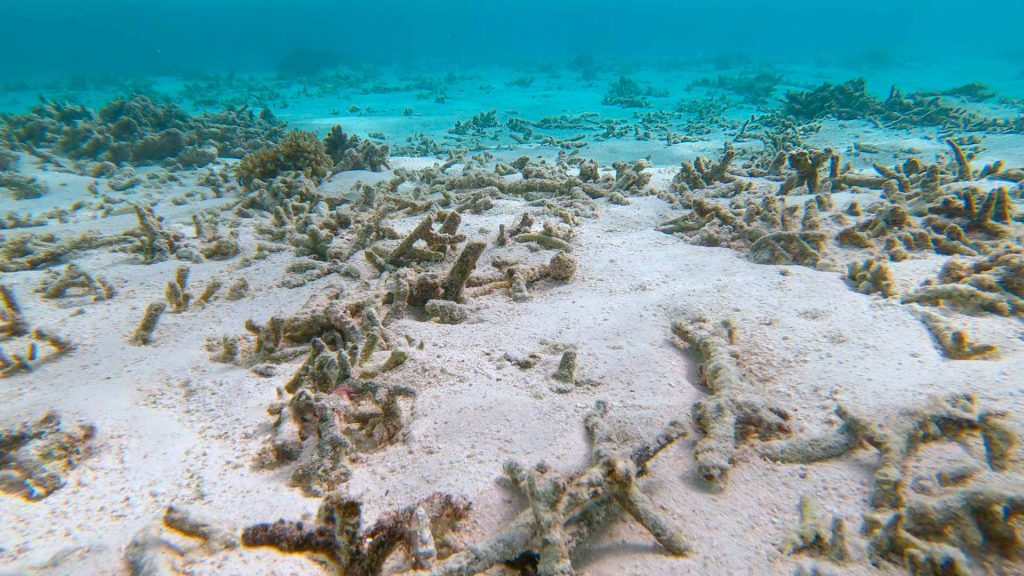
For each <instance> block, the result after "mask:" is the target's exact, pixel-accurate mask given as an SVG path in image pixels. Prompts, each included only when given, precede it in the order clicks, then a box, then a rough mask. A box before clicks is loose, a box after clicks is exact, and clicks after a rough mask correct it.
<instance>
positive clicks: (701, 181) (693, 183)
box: [672, 143, 736, 192]
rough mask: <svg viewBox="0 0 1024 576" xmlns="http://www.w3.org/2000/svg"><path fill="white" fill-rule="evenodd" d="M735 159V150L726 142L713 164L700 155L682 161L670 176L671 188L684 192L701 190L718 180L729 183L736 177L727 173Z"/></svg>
mask: <svg viewBox="0 0 1024 576" xmlns="http://www.w3.org/2000/svg"><path fill="white" fill-rule="evenodd" d="M735 159H736V150H735V149H734V148H733V147H732V146H731V145H729V144H728V143H727V144H726V146H725V151H724V152H723V153H722V157H721V158H720V159H719V160H718V162H717V163H715V164H711V163H710V161H708V160H706V159H705V158H703V157H701V156H697V158H696V159H695V160H694V161H693V162H683V164H682V166H681V167H680V169H679V172H678V173H677V174H676V175H675V176H674V177H672V190H674V191H676V192H686V191H690V190H702V189H704V188H707V187H709V186H711V185H712V184H715V183H718V182H722V183H726V184H728V183H731V182H733V181H735V180H736V178H735V177H733V176H731V175H730V174H729V166H730V164H732V161H733V160H735Z"/></svg>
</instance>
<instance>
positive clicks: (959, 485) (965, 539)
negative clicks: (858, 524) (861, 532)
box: [866, 468, 1024, 576]
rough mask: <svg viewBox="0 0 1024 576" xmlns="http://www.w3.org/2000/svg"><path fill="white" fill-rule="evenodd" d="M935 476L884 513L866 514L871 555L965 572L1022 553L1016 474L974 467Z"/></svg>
mask: <svg viewBox="0 0 1024 576" xmlns="http://www.w3.org/2000/svg"><path fill="white" fill-rule="evenodd" d="M937 477H938V480H939V481H938V482H936V483H934V484H938V485H937V486H936V487H935V488H934V489H933V490H931V491H929V492H928V493H923V494H916V495H913V496H911V497H910V498H909V499H908V502H907V504H906V506H905V507H903V508H902V509H900V510H898V511H896V512H894V513H893V514H891V515H890V516H889V517H888V519H886V518H885V517H884V516H883V517H868V518H867V519H866V520H867V522H866V527H867V529H868V533H869V535H870V537H871V539H870V542H869V547H868V551H869V553H870V555H871V556H872V558H874V559H883V558H884V559H888V560H891V561H893V562H897V563H900V564H902V565H903V566H905V567H906V568H907V570H909V572H910V573H911V574H913V575H915V576H946V575H956V576H967V575H969V574H975V573H977V571H978V570H979V564H981V563H982V562H984V563H986V564H987V563H988V562H991V560H992V559H993V558H994V557H999V558H1002V559H1010V560H1019V558H1021V555H1022V554H1024V540H1022V539H1021V536H1020V532H1019V530H1018V528H1017V523H1018V522H1019V521H1020V518H1021V515H1022V514H1024V483H1022V482H1021V480H1020V478H1019V476H1015V475H1013V476H1011V475H1010V474H1007V473H997V472H991V471H988V470H985V471H980V470H978V469H977V468H973V469H972V470H971V471H970V472H969V473H967V474H944V473H939V474H938V475H937ZM943 477H944V478H943Z"/></svg>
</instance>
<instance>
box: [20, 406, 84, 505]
mask: <svg viewBox="0 0 1024 576" xmlns="http://www.w3.org/2000/svg"><path fill="white" fill-rule="evenodd" d="M95 435H96V429H95V428H94V427H93V426H91V425H83V424H78V425H77V426H75V427H74V428H72V429H66V428H65V427H64V426H63V425H62V423H61V418H60V415H59V414H57V413H56V412H48V413H47V414H46V415H45V416H43V417H42V418H40V419H39V421H38V422H36V423H35V424H29V423H27V422H26V423H23V424H21V425H20V426H18V427H17V428H12V429H8V430H2V431H0V491H3V492H7V493H9V494H15V495H18V496H23V497H25V498H27V499H29V500H41V499H43V498H46V497H47V496H49V495H50V494H52V493H54V492H55V491H57V490H59V489H61V488H62V487H63V486H64V485H65V484H66V483H67V476H68V474H69V473H70V472H71V470H73V469H74V468H75V467H77V466H78V464H79V462H80V461H81V459H82V458H83V457H85V455H86V454H87V450H88V447H87V444H88V443H89V441H90V440H92V438H93V437H94V436H95Z"/></svg>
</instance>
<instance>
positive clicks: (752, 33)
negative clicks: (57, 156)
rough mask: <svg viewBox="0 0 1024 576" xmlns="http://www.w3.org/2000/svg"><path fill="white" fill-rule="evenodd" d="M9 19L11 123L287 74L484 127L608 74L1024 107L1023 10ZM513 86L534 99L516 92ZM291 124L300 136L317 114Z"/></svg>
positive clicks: (22, 5) (191, 13)
mask: <svg viewBox="0 0 1024 576" xmlns="http://www.w3.org/2000/svg"><path fill="white" fill-rule="evenodd" d="M3 8H4V18H5V21H6V23H7V25H6V26H5V27H4V28H5V29H4V35H5V42H4V49H3V53H2V54H0V91H2V92H3V94H0V110H3V111H7V112H17V111H23V110H24V109H25V108H27V107H28V106H30V105H31V104H34V103H35V102H36V98H35V96H36V94H38V93H43V94H46V95H48V96H49V97H67V98H69V99H73V100H77V101H84V102H86V103H90V102H91V103H93V104H97V103H101V102H102V101H104V100H105V99H107V98H109V92H126V91H133V90H138V89H140V88H143V89H150V90H155V91H157V92H159V93H160V94H162V95H164V96H166V97H168V98H179V97H180V90H179V88H180V86H181V84H183V83H186V82H190V81H195V80H196V79H197V78H200V77H202V76H204V75H209V74H217V75H224V74H234V75H236V77H243V78H245V77H248V76H249V75H257V76H268V77H276V76H277V75H278V74H280V73H281V72H282V71H285V72H287V70H288V69H300V70H307V71H314V72H327V71H332V70H341V71H343V72H345V73H350V74H351V73H356V74H362V75H365V76H367V77H372V79H374V80H375V81H379V82H378V83H389V82H391V81H393V80H398V81H401V80H400V79H402V78H405V79H409V78H416V77H420V76H426V77H432V78H437V77H443V76H445V75H448V74H455V75H460V76H464V75H469V76H471V77H472V81H471V82H463V83H462V84H463V85H461V86H458V87H453V88H452V89H451V90H450V92H449V96H450V97H449V99H448V102H447V103H448V104H449V106H447V107H445V108H444V111H445V113H446V114H445V115H447V116H454V115H456V114H458V113H461V112H462V111H463V110H461V109H460V108H465V109H474V108H475V109H476V110H475V111H479V109H482V107H481V106H479V105H477V104H478V102H477V100H481V101H483V102H482V104H483V106H487V105H488V104H490V107H515V108H517V109H518V108H522V109H524V110H525V109H529V108H530V107H531V106H532V107H537V106H539V107H541V108H543V109H544V111H550V110H557V109H558V108H559V107H564V106H566V105H569V106H571V107H572V108H574V109H586V108H588V106H593V105H594V104H597V103H594V102H592V101H588V100H587V99H585V98H583V97H582V95H581V94H578V93H575V92H577V91H586V89H587V87H588V86H587V83H586V82H584V83H580V82H573V81H572V80H573V79H574V78H575V77H578V76H579V75H580V71H581V70H584V69H585V70H592V71H593V73H594V74H593V75H591V76H588V78H592V79H593V80H594V81H600V84H601V86H600V89H599V90H600V91H603V89H604V87H605V82H604V81H603V80H604V77H605V75H614V74H616V73H629V74H635V75H637V76H640V77H645V76H646V77H648V78H649V79H650V80H651V81H652V82H654V83H656V85H657V87H658V88H659V89H662V90H664V91H666V92H667V94H668V97H667V101H669V102H671V103H672V104H674V103H675V101H677V100H678V99H679V98H680V97H683V96H686V95H687V90H686V86H687V84H688V83H689V82H691V81H692V80H693V79H694V77H700V76H705V75H707V74H708V73H720V72H732V73H736V72H737V71H739V72H744V71H746V72H751V71H764V70H767V71H773V72H777V73H781V74H783V76H784V77H785V80H786V81H788V82H791V83H795V84H798V85H799V84H812V83H815V82H817V81H820V80H821V79H831V80H836V81H840V80H845V79H848V78H850V77H853V76H866V77H868V79H869V81H870V83H871V86H872V88H873V89H874V90H876V91H877V92H878V93H879V94H884V93H886V92H887V91H888V88H889V85H890V84H893V83H897V84H900V85H901V87H903V88H904V89H906V90H915V89H933V90H935V89H941V88H948V87H950V86H953V85H958V84H963V83H966V82H975V81H979V82H985V83H986V84H989V85H990V86H992V87H994V88H995V89H996V91H997V92H998V93H999V94H1000V95H1005V96H1010V97H1015V98H1020V97H1022V96H1024V40H1022V39H1024V23H1022V20H1021V19H1020V18H1014V17H1013V16H1012V15H1013V14H1014V13H1015V11H1016V10H1017V9H1019V5H1018V3H1017V2H1014V1H1010V0H1001V1H999V2H987V3H984V5H979V6H976V7H971V6H966V5H964V4H963V3H961V2H954V1H953V0H940V1H937V2H883V1H879V0H869V1H864V2H850V3H843V2H838V3H816V4H811V3H808V2H801V1H796V0H790V1H785V2H765V1H763V0H744V1H742V2H727V3H704V2H700V3H686V2H671V1H665V0H641V1H634V2H628V3H625V2H584V1H581V0H562V1H554V2H518V3H514V4H510V3H484V2H475V1H468V0H462V1H456V0H444V1H441V0H432V1H419V2H411V1H397V0H384V1H376V2H369V1H364V2H352V1H347V2H326V1H323V0H319V1H304V2H290V1H283V0H269V1H260V2H242V1H238V0H217V1H199V0H182V1H176V2H151V1H143V0H102V1H95V2H82V1H80V0H36V1H29V0H7V1H6V2H4V7H3ZM970 9H976V10H977V12H969V11H968V10H970ZM290 57H291V60H289V58H290ZM288 62H292V65H289V64H288ZM509 75H511V76H512V77H513V78H518V77H524V76H525V77H531V78H533V79H534V82H533V83H532V84H531V85H530V86H529V87H528V88H525V89H519V90H508V91H506V90H505V82H506V81H507V78H506V77H507V76H509ZM293 79H294V78H293ZM471 83H475V84H476V85H477V87H481V86H483V87H488V86H489V87H492V88H494V90H491V91H485V94H484V95H483V96H481V97H480V98H476V97H475V95H473V94H469V93H468V92H472V90H466V89H467V88H471V87H472V86H467V84H471ZM287 88H289V87H288V86H280V85H279V86H277V87H275V93H276V94H280V93H281V92H282V91H283V92H284V94H280V95H281V96H282V98H278V99H275V100H276V102H271V104H277V106H274V108H275V109H277V108H282V109H283V108H284V106H282V104H287V105H294V100H295V99H296V97H295V94H294V93H289V91H288V90H287ZM360 88H365V86H361V87H360ZM784 88H785V84H783V85H782V86H780V89H784ZM364 91H365V90H364ZM208 96H209V98H207V99H206V101H192V102H189V101H187V100H186V101H185V102H184V103H185V104H186V105H187V106H188V107H191V108H193V109H202V108H218V107H219V106H222V105H223V104H224V103H223V102H222V101H221V97H222V96H223V95H221V94H216V93H213V91H211V93H210V94H208ZM236 96H237V95H236ZM243 96H245V95H244V94H243ZM327 96H330V97H331V98H330V99H331V102H333V103H335V104H336V105H339V106H344V108H345V109H347V108H348V107H349V106H351V104H349V102H352V103H354V104H356V105H360V106H363V107H366V106H370V107H374V109H376V110H378V111H383V110H384V109H385V108H387V107H388V106H395V107H397V106H401V107H402V108H405V107H406V106H407V105H409V104H418V106H417V108H419V110H418V111H419V112H421V113H423V114H432V113H433V110H432V109H431V108H432V107H431V106H429V105H423V103H422V102H416V101H410V100H409V99H408V98H403V96H402V95H401V94H400V93H397V94H389V95H383V96H381V95H365V97H359V98H356V97H354V96H353V95H351V94H349V93H346V91H345V90H337V91H333V92H332V93H331V94H329V95H327ZM250 99H252V98H251V95H250ZM324 99H325V100H326V99H327V98H324ZM537 101H542V102H537ZM653 104H654V107H655V108H657V107H658V104H660V100H658V99H656V100H655V102H654V103H653ZM310 105H311V106H312V105H314V103H310ZM317 105H318V103H317ZM329 111H330V110H326V111H325V112H329ZM284 115H285V116H290V117H291V118H292V119H294V120H298V121H302V120H303V119H304V118H306V117H308V116H310V113H309V111H307V110H302V111H300V112H285V113H284ZM321 115H322V113H321Z"/></svg>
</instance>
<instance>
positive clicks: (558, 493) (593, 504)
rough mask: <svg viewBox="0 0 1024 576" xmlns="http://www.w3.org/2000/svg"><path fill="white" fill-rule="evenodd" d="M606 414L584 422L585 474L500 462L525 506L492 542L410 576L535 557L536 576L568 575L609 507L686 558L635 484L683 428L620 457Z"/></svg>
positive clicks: (459, 573)
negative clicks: (576, 552)
mask: <svg viewBox="0 0 1024 576" xmlns="http://www.w3.org/2000/svg"><path fill="white" fill-rule="evenodd" d="M606 414H607V406H606V405H605V404H604V403H603V402H598V404H597V406H596V407H595V409H594V410H593V411H592V412H591V413H590V414H589V415H588V416H587V419H586V428H587V432H588V433H589V435H590V438H591V441H592V443H593V446H592V453H593V459H594V461H595V462H594V464H593V465H592V466H591V467H590V468H588V469H587V470H584V471H583V472H581V473H579V474H576V475H573V476H571V477H560V476H556V475H555V474H554V473H553V472H551V471H550V470H548V469H547V467H546V466H538V467H537V468H535V469H534V470H533V471H531V472H527V471H526V470H525V469H524V468H523V467H522V466H520V465H518V464H515V463H510V464H506V466H505V470H506V474H508V476H510V477H511V478H512V479H513V480H514V481H516V483H517V484H518V485H519V486H521V487H523V488H524V490H525V491H526V492H527V495H528V497H529V498H530V501H531V506H530V508H529V509H527V510H524V511H523V512H522V513H520V514H519V516H517V517H516V519H515V520H513V521H512V522H511V523H510V524H509V525H508V526H507V527H506V528H505V529H504V530H503V531H502V532H501V533H500V534H498V535H497V536H495V537H493V538H492V539H490V540H488V541H486V542H484V543H481V544H479V545H476V546H472V547H470V548H469V549H467V550H464V551H462V552H459V553H458V554H454V555H452V556H450V557H449V558H447V559H445V560H444V561H442V562H439V563H438V564H436V565H435V566H433V567H432V568H431V569H430V570H429V571H425V572H413V573H415V574H430V575H431V576H471V575H473V574H478V573H480V572H484V571H486V570H487V569H488V568H490V567H492V566H494V565H496V564H500V563H503V562H509V561H512V560H515V559H521V558H523V557H534V558H538V563H539V564H538V574H542V575H545V576H547V575H553V574H571V573H572V564H571V562H570V561H569V555H570V554H571V552H572V550H573V549H574V548H576V547H577V546H578V545H579V544H581V543H582V542H583V541H585V540H586V539H587V538H588V537H589V536H591V535H592V534H593V533H594V532H595V531H596V530H597V529H599V528H600V527H601V526H602V525H604V524H605V523H607V522H608V521H609V520H610V519H611V516H612V510H613V508H612V505H613V504H614V505H617V506H618V507H620V508H622V509H623V510H625V511H626V512H628V513H629V514H630V515H631V516H633V518H635V519H636V520H637V521H638V522H639V523H640V524H641V525H642V526H644V527H645V528H646V529H647V530H648V531H649V532H650V533H651V535H652V536H654V538H655V539H656V540H657V541H658V543H659V544H661V545H662V546H663V547H664V548H665V549H666V550H667V551H668V552H669V553H671V554H673V555H677V556H682V555H684V554H686V553H687V551H688V549H689V548H688V546H687V544H686V542H685V540H684V539H683V537H682V535H681V533H680V531H679V529H678V528H677V527H675V526H674V525H673V523H672V522H671V521H670V520H669V519H667V518H665V517H664V516H663V514H662V513H661V512H660V511H659V510H657V507H656V506H655V505H654V504H653V502H651V500H650V497H648V496H647V495H646V494H644V493H643V492H641V491H640V489H639V488H638V487H637V485H636V478H637V476H638V475H639V474H641V473H642V472H643V470H644V466H645V465H646V464H647V462H648V461H649V460H650V459H651V458H653V457H654V456H655V455H656V454H657V453H658V452H659V451H660V450H661V449H662V448H664V447H665V446H667V445H668V444H670V443H671V442H672V441H674V440H675V439H677V438H679V437H681V436H682V435H683V434H684V432H683V429H682V427H681V426H680V425H679V424H678V423H673V424H672V425H671V426H670V428H669V430H668V431H667V432H666V433H665V434H663V435H662V436H660V437H659V438H658V440H657V441H656V442H655V443H653V444H652V445H650V446H644V447H641V448H639V449H637V450H635V451H633V453H632V454H630V455H624V454H620V453H618V450H617V446H616V445H615V442H614V441H613V434H612V430H611V427H610V426H609V424H608V423H607V421H606V420H605V415H606Z"/></svg>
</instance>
